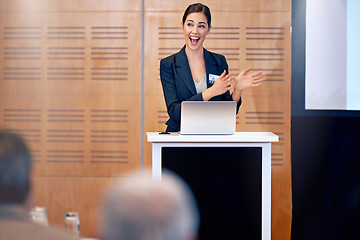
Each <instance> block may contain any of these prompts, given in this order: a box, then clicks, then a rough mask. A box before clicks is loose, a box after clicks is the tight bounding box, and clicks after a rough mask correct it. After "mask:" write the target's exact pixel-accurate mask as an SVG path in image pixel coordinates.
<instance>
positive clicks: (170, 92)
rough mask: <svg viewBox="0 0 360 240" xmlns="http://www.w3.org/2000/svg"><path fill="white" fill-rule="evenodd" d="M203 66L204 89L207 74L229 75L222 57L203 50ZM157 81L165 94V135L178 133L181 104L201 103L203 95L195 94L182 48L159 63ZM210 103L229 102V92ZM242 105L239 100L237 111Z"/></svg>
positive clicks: (216, 97)
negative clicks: (167, 118)
mask: <svg viewBox="0 0 360 240" xmlns="http://www.w3.org/2000/svg"><path fill="white" fill-rule="evenodd" d="M204 59H205V66H206V80H207V87H208V88H209V87H211V86H212V84H211V83H209V74H214V75H218V76H219V75H221V73H223V71H224V70H226V72H228V65H227V62H226V59H225V57H224V56H223V55H220V54H216V53H213V52H209V51H208V50H206V49H205V48H204ZM160 77H161V84H162V87H163V91H164V97H165V102H166V107H167V112H168V114H169V117H170V119H169V120H168V121H167V122H166V125H168V127H167V131H169V132H176V131H179V130H180V114H181V102H182V101H203V98H202V94H201V93H199V94H197V93H196V89H195V84H194V80H193V78H192V75H191V71H190V66H189V62H188V60H187V56H186V53H185V46H184V47H183V48H182V49H181V50H180V51H179V52H178V53H175V54H173V55H171V56H169V57H166V58H164V59H162V60H161V61H160ZM210 101H232V96H231V95H230V92H226V93H224V94H222V95H219V96H215V97H213V98H211V99H210ZM240 105H241V99H240V101H239V102H238V105H237V111H238V110H239V107H240Z"/></svg>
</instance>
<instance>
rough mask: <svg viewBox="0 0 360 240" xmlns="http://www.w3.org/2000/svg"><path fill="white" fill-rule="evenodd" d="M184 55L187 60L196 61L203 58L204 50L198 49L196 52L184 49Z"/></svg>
mask: <svg viewBox="0 0 360 240" xmlns="http://www.w3.org/2000/svg"><path fill="white" fill-rule="evenodd" d="M185 53H186V56H187V57H188V58H191V59H198V58H203V57H204V48H198V49H196V50H193V49H190V48H188V47H185Z"/></svg>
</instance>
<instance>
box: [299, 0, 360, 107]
mask: <svg viewBox="0 0 360 240" xmlns="http://www.w3.org/2000/svg"><path fill="white" fill-rule="evenodd" d="M359 12H360V1H359V0H307V1H306V65H305V67H306V74H305V108H306V109H307V110H360V74H359V73H358V71H357V70H358V69H359V68H360V61H359V54H360V14H359Z"/></svg>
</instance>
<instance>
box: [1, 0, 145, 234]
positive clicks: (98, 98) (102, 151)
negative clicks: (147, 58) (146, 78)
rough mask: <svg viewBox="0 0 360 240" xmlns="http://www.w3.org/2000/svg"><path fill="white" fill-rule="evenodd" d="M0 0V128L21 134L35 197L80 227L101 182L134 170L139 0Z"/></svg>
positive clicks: (92, 217) (137, 157)
mask: <svg viewBox="0 0 360 240" xmlns="http://www.w3.org/2000/svg"><path fill="white" fill-rule="evenodd" d="M28 3H30V2H29V1H24V0H14V1H3V0H0V6H1V7H0V18H1V21H0V27H1V28H0V43H1V44H0V46H1V49H0V58H1V59H0V63H1V64H0V65H1V67H0V68H1V69H0V74H1V77H0V114H1V117H0V127H1V128H6V129H10V130H12V131H15V132H17V133H19V134H21V135H22V136H23V137H24V138H25V139H26V141H27V142H28V144H29V146H30V148H31V153H32V156H33V161H34V167H35V181H34V182H35V186H34V191H35V198H36V199H35V200H36V204H37V205H43V206H46V207H47V208H48V214H49V221H50V223H51V224H55V225H58V226H60V227H63V226H64V214H65V212H66V211H78V212H79V213H80V220H81V232H82V234H83V236H89V237H94V234H95V232H94V225H95V224H96V220H97V218H98V212H97V207H98V205H99V204H100V200H101V196H102V193H103V190H104V189H106V185H107V184H108V183H109V182H110V181H111V180H112V179H115V178H116V176H118V175H126V173H127V172H128V171H131V170H134V169H138V170H140V169H141V150H140V149H141V128H139V127H138V126H141V64H139V59H141V47H140V46H141V38H139V36H141V24H142V22H141V1H102V2H101V3H100V2H98V1H94V2H91V3H90V2H88V1H81V0H80V1H49V0H35V1H31V4H30V5H31V6H30V5H29V4H28Z"/></svg>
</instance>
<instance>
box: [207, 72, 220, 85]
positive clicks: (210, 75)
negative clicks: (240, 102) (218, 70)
mask: <svg viewBox="0 0 360 240" xmlns="http://www.w3.org/2000/svg"><path fill="white" fill-rule="evenodd" d="M219 77H220V76H219V75H214V74H209V83H210V84H214V83H215V81H216V80H217V79H218V78H219Z"/></svg>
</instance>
